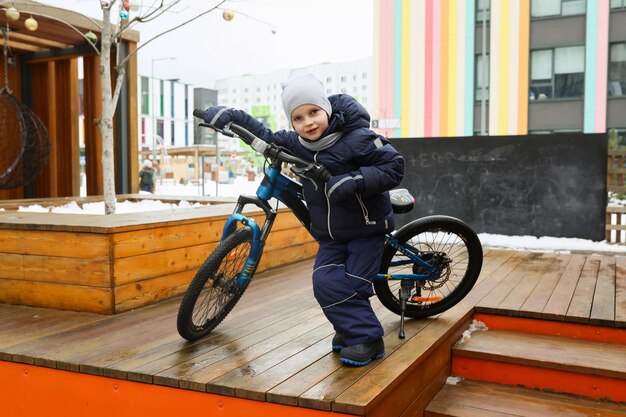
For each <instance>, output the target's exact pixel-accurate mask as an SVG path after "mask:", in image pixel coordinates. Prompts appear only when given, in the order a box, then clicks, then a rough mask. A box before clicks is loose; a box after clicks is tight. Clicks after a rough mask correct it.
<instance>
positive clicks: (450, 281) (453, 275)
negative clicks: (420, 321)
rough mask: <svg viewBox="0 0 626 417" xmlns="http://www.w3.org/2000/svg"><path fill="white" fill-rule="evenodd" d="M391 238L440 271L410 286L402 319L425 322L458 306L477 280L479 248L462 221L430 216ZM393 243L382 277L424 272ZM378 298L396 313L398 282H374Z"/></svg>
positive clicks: (383, 260) (472, 234) (416, 221)
mask: <svg viewBox="0 0 626 417" xmlns="http://www.w3.org/2000/svg"><path fill="white" fill-rule="evenodd" d="M394 237H395V238H396V239H397V240H398V242H399V243H401V244H405V245H406V246H407V247H408V248H409V249H410V250H411V251H412V252H413V253H415V254H418V256H420V258H421V259H422V260H424V261H426V262H428V263H431V264H433V263H436V264H438V266H439V267H440V268H441V273H440V274H439V276H437V277H433V279H430V280H416V281H415V283H414V285H412V288H411V293H410V295H409V299H408V301H407V305H406V310H405V313H404V314H405V315H406V316H407V317H412V318H425V317H430V316H433V315H436V314H439V313H441V312H443V311H446V310H448V309H449V308H451V307H453V306H454V305H456V304H457V303H458V302H459V301H461V300H462V299H463V297H465V296H466V295H467V294H468V293H469V292H470V290H471V289H472V287H473V286H474V284H475V283H476V280H477V279H478V275H479V274H480V270H481V268H482V263H483V250H482V246H481V244H480V240H479V239H478V236H477V235H476V233H475V232H474V231H473V230H472V229H471V228H470V227H469V226H468V225H467V224H466V223H464V222H463V221H461V220H459V219H456V218H454V217H448V216H429V217H424V218H421V219H418V220H415V221H413V222H411V223H409V224H407V225H405V226H403V227H402V228H401V229H400V230H398V231H397V232H396V234H395V235H394ZM407 260H408V257H407V256H405V255H403V254H402V253H401V252H400V251H397V250H395V249H394V248H393V247H392V246H391V245H387V246H386V247H385V252H384V254H383V259H382V262H381V269H380V272H381V273H383V274H423V273H424V271H423V270H421V267H420V266H419V265H416V264H413V263H412V262H407ZM374 288H375V289H376V295H377V296H378V298H379V299H380V301H381V303H382V304H383V305H384V306H385V307H387V308H388V309H389V310H391V311H393V312H394V313H396V314H400V312H401V306H400V299H399V291H400V281H399V280H393V279H391V280H383V279H377V280H374Z"/></svg>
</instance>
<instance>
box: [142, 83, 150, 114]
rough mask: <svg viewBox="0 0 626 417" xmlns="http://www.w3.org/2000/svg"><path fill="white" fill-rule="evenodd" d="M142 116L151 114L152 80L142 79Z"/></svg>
mask: <svg viewBox="0 0 626 417" xmlns="http://www.w3.org/2000/svg"><path fill="white" fill-rule="evenodd" d="M141 114H150V79H149V78H148V77H141Z"/></svg>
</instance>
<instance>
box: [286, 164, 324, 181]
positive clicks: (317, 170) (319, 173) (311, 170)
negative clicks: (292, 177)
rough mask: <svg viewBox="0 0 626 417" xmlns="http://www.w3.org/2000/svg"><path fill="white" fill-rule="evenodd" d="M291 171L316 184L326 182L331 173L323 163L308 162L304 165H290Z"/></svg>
mask: <svg viewBox="0 0 626 417" xmlns="http://www.w3.org/2000/svg"><path fill="white" fill-rule="evenodd" d="M291 172H293V173H294V174H296V175H297V176H299V177H302V178H309V179H311V180H313V181H315V182H316V183H318V184H323V183H325V182H327V181H328V180H329V179H330V177H331V175H330V172H329V171H328V169H326V167H325V166H324V165H319V164H309V165H307V166H306V167H295V166H292V167H291Z"/></svg>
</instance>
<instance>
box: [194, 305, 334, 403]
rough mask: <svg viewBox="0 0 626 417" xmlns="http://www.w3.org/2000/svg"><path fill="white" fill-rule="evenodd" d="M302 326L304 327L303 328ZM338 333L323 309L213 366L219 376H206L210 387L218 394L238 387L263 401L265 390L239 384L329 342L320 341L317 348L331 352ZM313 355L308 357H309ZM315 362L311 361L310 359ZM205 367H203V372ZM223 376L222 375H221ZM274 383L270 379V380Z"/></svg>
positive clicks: (226, 392) (240, 394) (210, 390)
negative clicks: (309, 349) (308, 349)
mask: <svg viewBox="0 0 626 417" xmlns="http://www.w3.org/2000/svg"><path fill="white" fill-rule="evenodd" d="M300 328H301V330H300ZM333 334H334V331H333V328H332V326H331V325H330V323H329V322H328V319H326V317H325V316H324V314H322V311H321V309H319V314H316V315H315V316H312V317H311V318H309V319H308V320H306V321H305V322H303V323H300V324H299V325H298V328H297V329H293V328H292V329H288V330H286V331H285V332H282V333H280V334H277V335H274V336H272V337H271V338H270V339H266V340H265V341H264V342H263V343H260V344H257V345H254V346H251V347H249V348H247V349H245V350H243V351H240V352H238V353H237V354H236V355H233V356H230V357H228V358H225V359H223V360H221V361H219V362H216V363H214V364H213V365H212V368H214V369H217V370H218V372H217V374H216V376H215V377H209V378H206V380H208V381H210V382H209V383H208V384H207V386H206V389H207V391H208V392H212V393H216V394H227V395H231V396H234V395H235V393H236V390H237V391H239V393H238V395H237V396H238V397H244V398H252V399H256V400H260V401H264V400H265V392H262V391H252V390H240V388H239V387H241V386H242V385H245V384H246V383H248V382H249V381H250V380H252V378H253V377H254V376H256V375H258V374H262V373H263V372H265V371H267V370H268V369H270V368H272V367H273V366H275V365H277V364H279V363H280V362H283V361H285V360H287V359H289V358H290V357H291V356H293V355H295V354H297V353H298V352H300V351H302V350H303V349H307V348H308V347H309V346H311V345H315V344H316V343H318V342H320V341H325V342H326V343H324V346H321V344H318V346H317V350H318V352H319V350H320V349H322V350H323V349H324V347H325V354H329V353H330V352H331V348H330V346H331V345H330V342H331V339H332V336H333ZM307 359H308V360H311V358H305V360H307ZM309 363H311V362H309ZM204 371H205V370H203V374H204V373H205V372H204ZM217 375H219V376H217ZM266 381H268V382H271V381H269V380H266Z"/></svg>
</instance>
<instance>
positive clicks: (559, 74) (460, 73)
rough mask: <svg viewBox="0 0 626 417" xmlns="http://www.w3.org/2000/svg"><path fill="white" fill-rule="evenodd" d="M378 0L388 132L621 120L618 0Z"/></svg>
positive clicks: (380, 116)
mask: <svg viewBox="0 0 626 417" xmlns="http://www.w3.org/2000/svg"><path fill="white" fill-rule="evenodd" d="M374 7H375V10H374V16H375V23H374V40H375V41H374V44H375V46H374V51H373V62H374V67H373V69H372V71H373V72H372V80H373V85H372V94H371V97H372V103H371V108H370V110H371V112H372V116H373V118H374V119H376V120H377V125H378V126H379V127H380V132H381V133H383V134H385V135H387V136H390V137H438V136H471V135H473V134H488V135H523V134H528V133H549V132H564V131H578V132H586V133H596V132H605V131H607V130H609V129H616V130H618V131H624V130H626V1H625V0H610V1H609V0H586V1H585V0H516V1H508V0H492V1H489V0H450V1H439V0H423V1H410V2H409V1H403V0H375V1H374ZM483 17H484V18H483Z"/></svg>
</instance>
